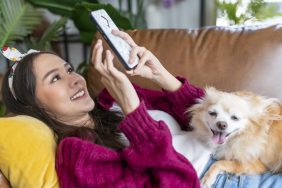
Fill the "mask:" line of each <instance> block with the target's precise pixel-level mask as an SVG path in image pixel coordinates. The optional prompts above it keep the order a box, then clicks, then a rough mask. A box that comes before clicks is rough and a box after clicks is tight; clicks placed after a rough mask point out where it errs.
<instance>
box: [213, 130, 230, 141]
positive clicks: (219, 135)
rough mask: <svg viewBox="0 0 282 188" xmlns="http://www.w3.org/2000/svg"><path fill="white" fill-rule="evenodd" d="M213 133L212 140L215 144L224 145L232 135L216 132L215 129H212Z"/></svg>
mask: <svg viewBox="0 0 282 188" xmlns="http://www.w3.org/2000/svg"><path fill="white" fill-rule="evenodd" d="M211 132H212V133H213V137H212V140H213V142H214V143H215V144H223V143H224V142H225V139H226V137H227V136H229V135H230V133H228V134H226V132H222V131H215V130H213V129H211Z"/></svg>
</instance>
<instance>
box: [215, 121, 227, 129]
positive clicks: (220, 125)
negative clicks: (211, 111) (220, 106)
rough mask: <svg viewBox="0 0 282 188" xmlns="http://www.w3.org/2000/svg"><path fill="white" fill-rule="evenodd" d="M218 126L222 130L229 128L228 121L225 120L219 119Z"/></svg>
mask: <svg viewBox="0 0 282 188" xmlns="http://www.w3.org/2000/svg"><path fill="white" fill-rule="evenodd" d="M216 126H217V128H219V129H220V130H225V129H226V128H227V123H226V122H225V121H218V122H216Z"/></svg>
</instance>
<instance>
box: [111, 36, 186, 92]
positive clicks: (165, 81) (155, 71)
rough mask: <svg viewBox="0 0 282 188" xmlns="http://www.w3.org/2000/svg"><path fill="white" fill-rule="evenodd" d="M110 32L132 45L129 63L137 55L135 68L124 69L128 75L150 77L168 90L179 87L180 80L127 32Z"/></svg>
mask: <svg viewBox="0 0 282 188" xmlns="http://www.w3.org/2000/svg"><path fill="white" fill-rule="evenodd" d="M112 33H113V34H114V35H116V36H118V37H121V38H122V39H123V40H125V41H126V42H127V43H128V44H129V45H130V46H131V47H132V50H131V53H130V59H129V63H133V62H134V61H135V59H136V58H137V57H139V63H138V65H137V66H136V68H135V69H134V70H130V71H126V73H127V74H128V75H130V76H135V75H138V76H141V77H143V78H147V79H150V80H152V81H153V82H155V83H157V84H158V85H159V86H160V87H162V88H163V89H166V90H168V91H176V90H177V89H178V88H180V86H181V82H180V81H179V80H177V79H176V78H175V77H174V76H173V75H172V74H170V73H169V72H168V71H167V70H166V69H165V68H164V67H163V66H162V64H161V63H160V61H159V60H158V58H157V57H156V56H155V55H154V54H152V53H151V52H150V51H149V50H147V49H146V48H144V47H140V46H138V45H137V44H136V43H135V42H134V41H133V39H132V38H131V37H130V36H129V35H128V34H127V33H125V32H123V31H119V30H113V31H112Z"/></svg>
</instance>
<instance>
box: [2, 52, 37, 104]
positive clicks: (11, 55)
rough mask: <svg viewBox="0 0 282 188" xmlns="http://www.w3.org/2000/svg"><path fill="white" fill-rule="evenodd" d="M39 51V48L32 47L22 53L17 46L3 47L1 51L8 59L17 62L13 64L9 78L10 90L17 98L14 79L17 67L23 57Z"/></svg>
mask: <svg viewBox="0 0 282 188" xmlns="http://www.w3.org/2000/svg"><path fill="white" fill-rule="evenodd" d="M38 52H39V51H37V50H33V49H30V50H28V52H27V53H24V54H22V53H21V52H19V51H18V50H17V49H16V48H10V47H3V48H2V49H1V53H2V54H3V56H4V57H6V58H7V59H9V60H11V61H14V62H15V63H14V65H13V66H12V68H11V72H10V74H9V78H8V82H9V83H8V84H9V88H10V91H11V93H12V94H13V96H14V98H15V99H17V98H16V95H15V91H14V88H13V79H14V75H15V69H16V67H17V65H18V62H19V61H20V60H21V59H22V58H24V57H25V56H26V55H28V54H32V53H38Z"/></svg>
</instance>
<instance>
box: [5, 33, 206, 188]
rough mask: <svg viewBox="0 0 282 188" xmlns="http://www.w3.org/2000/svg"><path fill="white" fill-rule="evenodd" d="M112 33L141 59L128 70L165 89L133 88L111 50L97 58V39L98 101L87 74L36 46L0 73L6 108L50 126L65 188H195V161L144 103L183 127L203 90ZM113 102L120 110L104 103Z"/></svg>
mask: <svg viewBox="0 0 282 188" xmlns="http://www.w3.org/2000/svg"><path fill="white" fill-rule="evenodd" d="M113 33H114V34H115V35H117V36H119V37H121V38H123V39H125V40H126V41H127V42H128V43H129V44H130V45H131V46H132V48H133V50H132V52H131V58H130V62H134V58H136V57H137V55H138V56H139V57H140V61H139V64H138V66H137V67H136V69H134V70H132V71H128V72H127V74H128V75H129V76H135V75H138V76H141V77H144V78H147V79H150V80H151V81H153V82H155V83H157V84H158V85H159V86H161V87H162V88H163V91H151V90H146V89H142V88H139V87H134V86H133V85H132V84H131V82H130V81H129V79H128V78H127V76H126V75H125V74H124V73H122V72H120V71H119V70H117V69H116V68H115V67H114V66H113V55H112V53H111V52H110V51H106V52H105V59H102V53H103V47H102V41H101V40H98V42H97V43H96V45H95V47H94V48H93V53H92V63H93V66H94V67H95V68H96V70H97V71H98V72H99V73H100V74H101V81H102V83H103V84H104V85H105V87H106V89H107V91H104V92H102V93H103V94H102V96H101V98H100V102H98V101H95V102H94V100H93V99H92V98H91V97H90V95H89V93H88V90H87V87H86V83H85V80H84V79H83V77H81V76H80V75H78V74H76V73H75V72H74V71H73V68H72V66H71V65H70V64H68V63H66V62H65V61H64V60H62V59H61V58H59V57H58V56H56V55H54V54H52V53H48V52H34V53H30V54H28V55H26V56H24V57H23V58H22V59H21V60H20V61H19V62H17V66H16V68H15V70H14V71H12V72H10V73H7V74H6V75H5V78H4V84H3V98H4V102H5V104H6V106H7V108H8V109H9V111H10V112H12V113H14V114H24V115H30V116H33V117H35V118H38V119H40V120H42V121H43V122H45V123H46V124H47V125H48V126H49V127H50V128H51V129H53V130H54V132H55V133H56V135H57V137H58V151H57V159H56V170H57V173H58V177H59V182H60V186H61V187H63V188H64V187H67V188H72V187H75V188H77V187H103V188H104V187H130V188H133V187H138V188H139V187H162V188H163V187H199V180H198V178H197V174H196V172H195V170H194V169H193V167H192V165H191V164H190V163H189V162H188V161H187V159H185V158H184V157H183V156H182V155H180V154H178V153H177V152H176V151H175V150H174V148H173V147H172V140H171V135H170V132H169V130H168V128H167V126H166V124H165V123H164V122H163V121H155V120H153V119H152V118H151V117H150V116H149V114H148V113H147V109H159V110H163V111H166V112H168V113H169V114H171V115H173V116H174V118H175V119H176V120H178V121H179V122H180V124H181V125H185V124H186V123H187V122H186V121H187V120H186V117H185V116H184V111H185V110H186V109H187V107H189V106H190V105H192V104H193V103H194V102H195V99H197V98H199V97H201V96H203V91H202V89H199V88H196V87H194V86H191V85H190V84H189V83H188V82H187V81H186V80H185V79H181V78H178V79H176V78H175V77H174V76H172V75H171V74H170V73H169V72H168V71H167V70H166V69H165V68H164V67H163V66H162V65H161V63H160V62H159V61H158V59H157V58H156V57H155V56H154V55H153V54H152V53H151V52H149V51H148V50H146V49H145V48H143V47H139V46H137V45H136V44H135V43H134V41H133V40H132V39H131V37H130V36H129V35H128V34H126V33H124V32H121V31H114V32H113ZM108 94H110V95H108ZM113 101H115V102H116V103H117V104H118V105H119V106H120V108H121V109H122V113H123V115H121V114H117V113H114V112H112V111H110V110H109V109H108V108H109V107H111V106H112V103H113Z"/></svg>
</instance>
